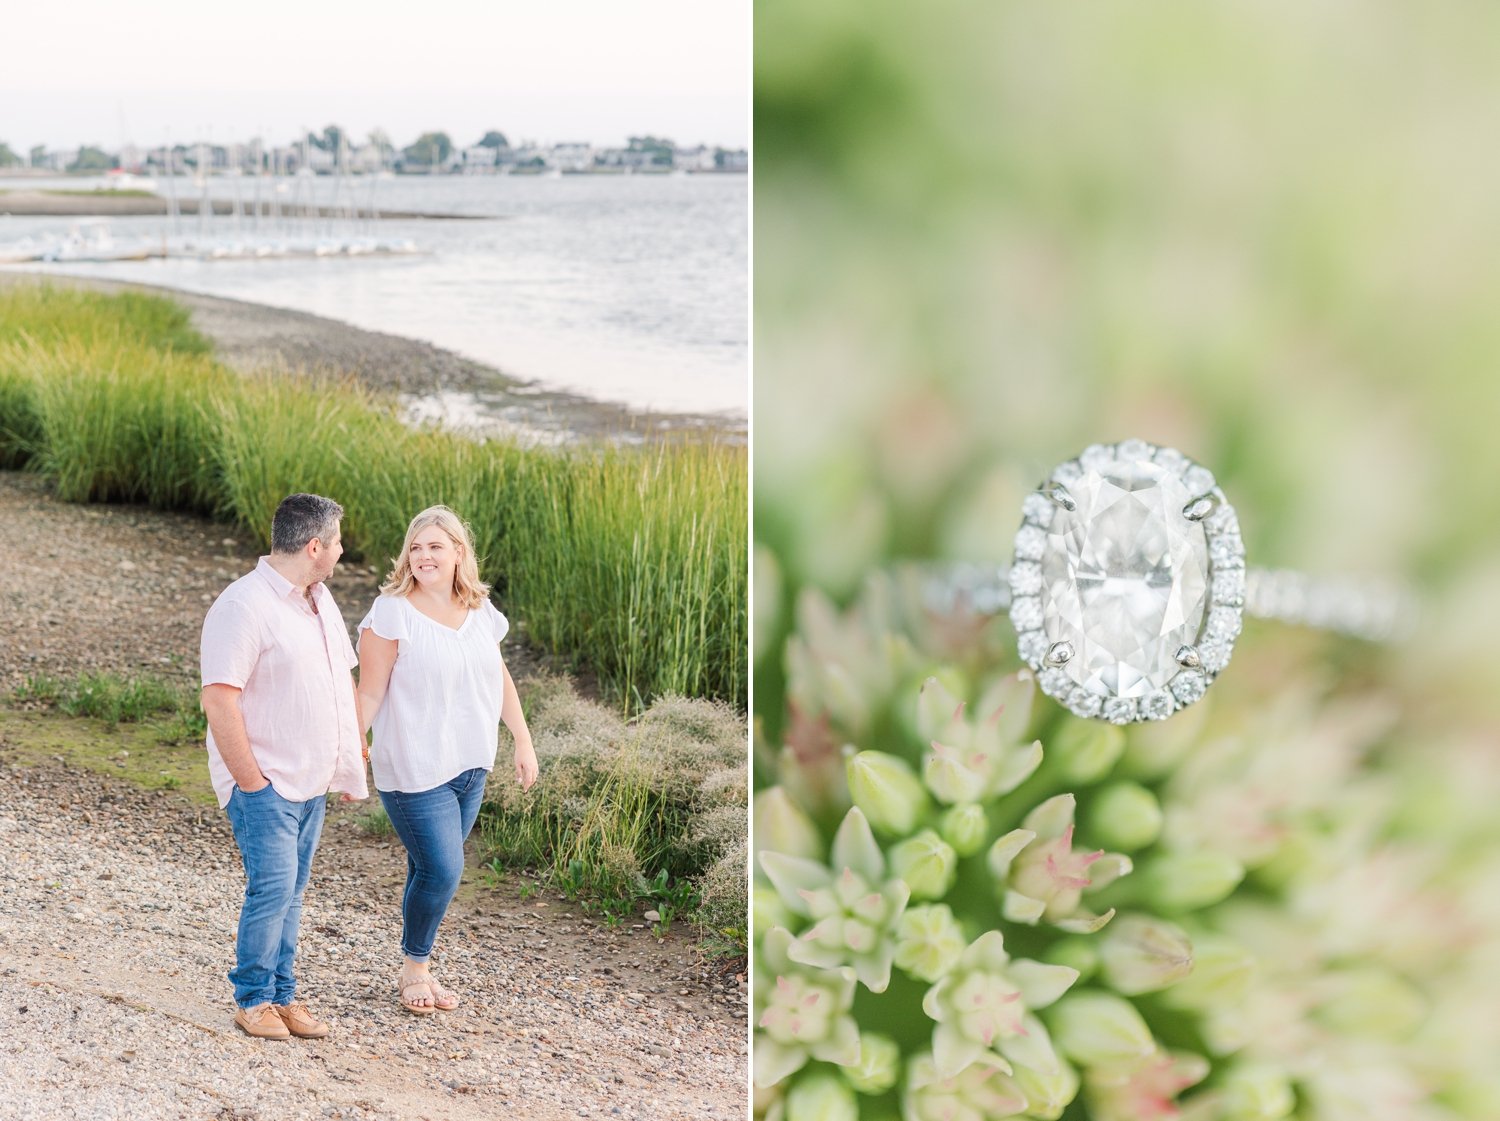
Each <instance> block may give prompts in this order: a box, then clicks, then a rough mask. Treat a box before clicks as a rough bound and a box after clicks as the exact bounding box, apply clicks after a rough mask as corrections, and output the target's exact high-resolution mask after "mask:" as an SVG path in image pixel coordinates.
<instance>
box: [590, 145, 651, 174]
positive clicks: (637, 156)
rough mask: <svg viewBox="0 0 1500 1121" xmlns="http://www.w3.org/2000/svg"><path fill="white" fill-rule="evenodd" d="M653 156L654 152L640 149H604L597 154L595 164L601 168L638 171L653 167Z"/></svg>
mask: <svg viewBox="0 0 1500 1121" xmlns="http://www.w3.org/2000/svg"><path fill="white" fill-rule="evenodd" d="M655 156H656V153H655V152H652V151H649V150H647V149H641V148H605V149H603V150H601V151H600V152H599V153H598V155H597V157H596V162H597V163H598V164H599V165H600V166H601V167H617V168H621V169H623V170H627V171H639V170H641V169H643V168H649V167H653V166H655V164H654V160H655Z"/></svg>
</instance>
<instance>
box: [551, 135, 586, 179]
mask: <svg viewBox="0 0 1500 1121" xmlns="http://www.w3.org/2000/svg"><path fill="white" fill-rule="evenodd" d="M547 166H548V167H555V168H557V170H559V171H587V170H588V169H589V168H591V167H593V166H594V148H593V146H592V145H590V144H584V143H581V142H578V141H571V140H570V141H566V142H564V143H562V144H554V145H552V151H551V152H550V153H548V154H547Z"/></svg>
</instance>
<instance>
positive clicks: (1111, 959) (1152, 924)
mask: <svg viewBox="0 0 1500 1121" xmlns="http://www.w3.org/2000/svg"><path fill="white" fill-rule="evenodd" d="M1099 957H1100V960H1101V961H1102V962H1103V964H1104V977H1105V980H1107V981H1108V982H1109V984H1110V987H1111V988H1113V989H1115V990H1116V991H1117V992H1121V993H1124V994H1125V995H1126V996H1134V995H1136V994H1137V993H1151V992H1156V991H1157V990H1158V989H1164V988H1166V987H1167V986H1168V985H1173V984H1176V983H1177V982H1178V981H1180V980H1182V978H1184V977H1186V976H1187V975H1188V974H1189V973H1191V972H1192V969H1193V944H1192V942H1191V941H1189V940H1188V936H1187V934H1186V932H1185V931H1183V929H1182V928H1181V927H1178V926H1173V925H1172V924H1171V923H1169V922H1166V921H1165V920H1162V919H1157V918H1152V917H1150V916H1147V915H1122V916H1121V917H1119V918H1117V919H1116V920H1115V921H1114V923H1113V924H1112V925H1111V926H1110V927H1109V929H1108V930H1106V931H1105V932H1104V933H1103V934H1102V935H1101V936H1100V939H1099Z"/></svg>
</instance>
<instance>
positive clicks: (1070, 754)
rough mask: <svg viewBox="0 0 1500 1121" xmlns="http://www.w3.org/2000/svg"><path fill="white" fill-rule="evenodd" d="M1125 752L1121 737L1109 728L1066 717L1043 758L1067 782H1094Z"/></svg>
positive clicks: (1104, 725) (1117, 732)
mask: <svg viewBox="0 0 1500 1121" xmlns="http://www.w3.org/2000/svg"><path fill="white" fill-rule="evenodd" d="M1124 750H1125V733H1124V732H1123V731H1122V730H1121V729H1119V728H1117V727H1115V725H1113V724H1103V723H1101V722H1099V721H1098V720H1082V719H1080V718H1078V717H1076V716H1069V717H1067V718H1065V719H1064V720H1063V722H1062V725H1061V727H1060V728H1059V729H1058V731H1057V732H1056V734H1054V735H1053V737H1052V740H1051V741H1050V742H1049V744H1048V747H1047V757H1048V758H1049V759H1050V760H1052V765H1053V766H1055V767H1057V768H1058V772H1059V774H1061V775H1062V777H1063V778H1064V779H1066V780H1067V781H1069V782H1078V783H1089V782H1098V781H1099V780H1100V779H1102V778H1104V777H1105V776H1106V775H1107V774H1109V772H1110V771H1112V770H1113V769H1114V766H1115V762H1116V761H1117V760H1118V759H1119V758H1120V754H1121V753H1122V752H1123V751H1124Z"/></svg>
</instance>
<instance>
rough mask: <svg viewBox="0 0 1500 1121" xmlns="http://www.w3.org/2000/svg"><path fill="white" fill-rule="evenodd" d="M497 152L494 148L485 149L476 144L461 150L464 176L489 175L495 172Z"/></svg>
mask: <svg viewBox="0 0 1500 1121" xmlns="http://www.w3.org/2000/svg"><path fill="white" fill-rule="evenodd" d="M498 155H499V151H498V150H497V149H495V148H486V147H484V146H483V145H480V144H476V145H474V147H472V148H465V149H464V150H463V166H464V174H465V175H489V174H493V173H494V170H495V163H496V157H497V156H498Z"/></svg>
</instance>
